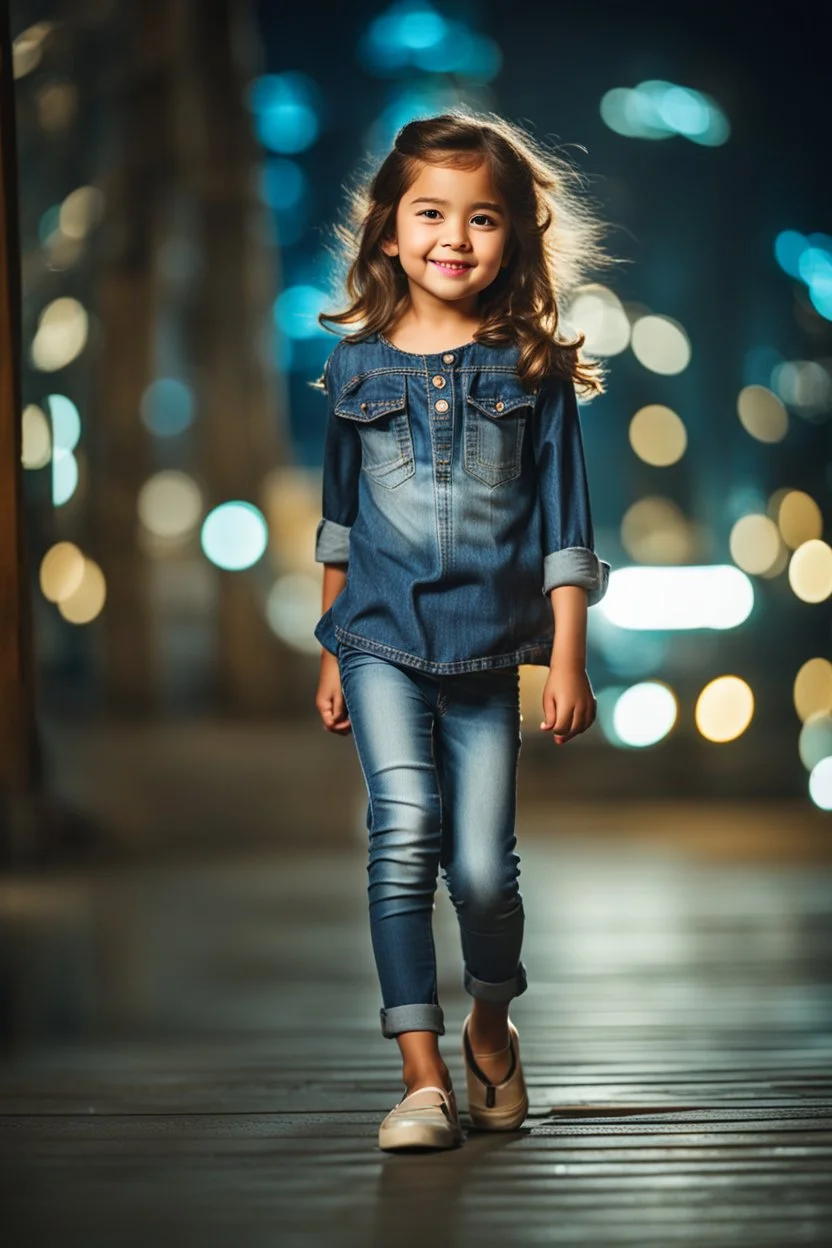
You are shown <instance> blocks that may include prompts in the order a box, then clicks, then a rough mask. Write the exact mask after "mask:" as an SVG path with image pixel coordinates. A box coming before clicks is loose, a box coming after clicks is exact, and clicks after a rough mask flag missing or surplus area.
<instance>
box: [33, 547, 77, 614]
mask: <svg viewBox="0 0 832 1248" xmlns="http://www.w3.org/2000/svg"><path fill="white" fill-rule="evenodd" d="M39 579H40V588H41V593H42V594H43V596H44V598H47V599H48V600H49V601H50V602H63V601H64V599H66V598H69V597H71V595H72V594H74V593H75V592H76V591H77V590H78V589H79V587H80V585H81V581H82V580H83V579H84V556H83V554H82V553H81V551H80V550H79V549H78V547H77V546H76V545H75V543H74V542H57V543H56V544H55V545H54V546H52V547H50V549H49V550H48V551H47V552H46V554H45V555H44V556H43V559H42V560H41V563H40V574H39Z"/></svg>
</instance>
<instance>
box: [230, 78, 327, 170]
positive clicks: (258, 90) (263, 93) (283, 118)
mask: <svg viewBox="0 0 832 1248" xmlns="http://www.w3.org/2000/svg"><path fill="white" fill-rule="evenodd" d="M248 104H249V107H250V108H251V110H252V112H253V113H254V117H255V130H256V133H257V137H258V139H259V140H260V142H261V143H262V144H263V146H264V147H266V148H268V149H269V150H270V151H272V152H278V153H286V154H289V155H293V154H295V153H296V152H305V151H306V150H307V149H308V148H310V147H311V146H312V144H313V143H314V142H315V140H316V139H317V138H318V135H319V134H320V128H321V127H320V117H319V110H320V93H319V91H318V87H317V84H316V83H315V82H314V81H313V79H311V78H309V77H307V75H306V74H299V73H294V72H289V73H285V74H264V75H263V76H262V77H260V78H256V79H255V80H254V81H253V82H252V83H250V85H249V88H248Z"/></svg>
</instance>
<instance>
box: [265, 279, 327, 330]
mask: <svg viewBox="0 0 832 1248" xmlns="http://www.w3.org/2000/svg"><path fill="white" fill-rule="evenodd" d="M330 302H331V300H330V299H329V298H328V297H327V295H326V294H324V292H323V291H322V290H319V289H318V288H317V287H316V286H289V287H288V289H286V290H284V291H282V293H281V294H279V295H278V296H277V299H276V300H275V302H274V319H275V323H276V325H277V327H278V329H279V330H281V331H282V333H284V334H286V335H287V336H288V337H289V338H315V337H316V336H317V335H318V334H325V333H326V330H325V329H324V328H323V327H322V326H321V325H320V324H319V323H318V319H317V318H318V314H319V313H320V312H323V311H324V310H325V309H326V308H327V306H328V305H329V304H330Z"/></svg>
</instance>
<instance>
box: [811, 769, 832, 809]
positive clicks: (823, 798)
mask: <svg viewBox="0 0 832 1248" xmlns="http://www.w3.org/2000/svg"><path fill="white" fill-rule="evenodd" d="M809 796H810V797H811V799H812V801H813V802H814V803H815V805H816V806H817V807H819V809H820V810H832V758H822V759H821V761H820V762H819V763H818V764H817V766H815V767H813V768H812V774H811V775H810V776H809Z"/></svg>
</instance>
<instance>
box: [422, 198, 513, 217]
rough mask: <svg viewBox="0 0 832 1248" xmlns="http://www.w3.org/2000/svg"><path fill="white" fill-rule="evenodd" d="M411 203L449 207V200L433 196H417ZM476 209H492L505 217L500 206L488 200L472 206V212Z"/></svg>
mask: <svg viewBox="0 0 832 1248" xmlns="http://www.w3.org/2000/svg"><path fill="white" fill-rule="evenodd" d="M410 203H411V205H412V204H441V205H442V207H443V208H447V206H448V200H447V199H434V198H433V196H431V195H419V196H417V198H416V199H411V201H410ZM475 208H490V209H491V211H492V212H499V213H500V215H501V216H502V215H503V210H502V208H501V207H500V205H499V204H492V203H491V201H490V200H488V199H482V200H480V201H479V203H476V204H471V211H472V212H473V210H474V209H475Z"/></svg>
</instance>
